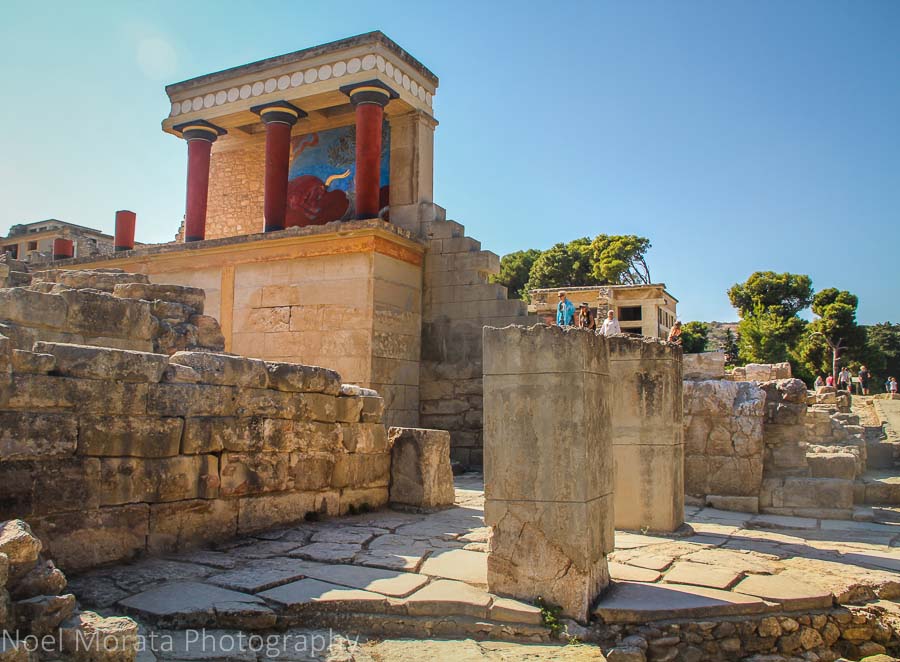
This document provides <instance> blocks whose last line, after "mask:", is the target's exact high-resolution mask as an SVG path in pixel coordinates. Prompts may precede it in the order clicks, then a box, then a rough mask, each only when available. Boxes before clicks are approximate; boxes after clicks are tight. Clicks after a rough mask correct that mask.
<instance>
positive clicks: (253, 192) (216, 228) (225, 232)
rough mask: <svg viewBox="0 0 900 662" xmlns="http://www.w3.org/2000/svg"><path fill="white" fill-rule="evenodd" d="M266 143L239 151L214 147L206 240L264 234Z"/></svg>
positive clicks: (250, 143)
mask: <svg viewBox="0 0 900 662" xmlns="http://www.w3.org/2000/svg"><path fill="white" fill-rule="evenodd" d="M265 177H266V143H265V141H263V140H258V141H256V142H249V143H244V145H243V146H242V147H241V148H240V149H228V148H225V147H224V143H222V145H213V153H212V156H211V157H210V160H209V195H208V203H207V208H206V238H207V239H218V238H220V237H233V236H235V235H239V234H254V233H256V232H262V230H263V205H264V203H265Z"/></svg>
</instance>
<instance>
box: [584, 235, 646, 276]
mask: <svg viewBox="0 0 900 662" xmlns="http://www.w3.org/2000/svg"><path fill="white" fill-rule="evenodd" d="M591 249H592V250H593V258H594V264H593V275H594V278H596V279H597V282H599V283H604V284H606V283H609V284H623V285H648V284H649V283H650V268H649V267H648V266H647V260H646V255H647V251H648V250H649V249H650V240H649V239H647V238H646V237H638V236H637V235H633V234H625V235H608V234H600V235H597V237H596V238H595V239H594V241H592V242H591Z"/></svg>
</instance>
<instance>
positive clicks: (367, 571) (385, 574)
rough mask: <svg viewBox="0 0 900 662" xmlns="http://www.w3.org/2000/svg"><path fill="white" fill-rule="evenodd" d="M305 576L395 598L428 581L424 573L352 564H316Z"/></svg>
mask: <svg viewBox="0 0 900 662" xmlns="http://www.w3.org/2000/svg"><path fill="white" fill-rule="evenodd" d="M307 576H308V577H311V578H313V579H319V580H321V581H325V582H329V583H331V584H339V585H341V586H349V587H350V588H357V589H360V590H364V591H370V592H373V593H381V594H382V595H388V596H391V597H395V598H402V597H406V596H407V595H409V594H410V593H412V592H413V591H416V590H418V589H419V588H421V587H422V586H424V585H425V584H426V583H428V577H425V576H424V575H418V574H414V573H410V572H395V571H393V570H382V569H379V568H365V567H360V566H353V565H321V566H316V567H314V568H311V569H310V570H308V572H307Z"/></svg>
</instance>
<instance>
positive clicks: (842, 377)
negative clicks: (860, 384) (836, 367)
mask: <svg viewBox="0 0 900 662" xmlns="http://www.w3.org/2000/svg"><path fill="white" fill-rule="evenodd" d="M838 388H839V389H840V390H841V391H849V390H850V371H849V370H847V366H844V367H843V368H841V372H840V374H838Z"/></svg>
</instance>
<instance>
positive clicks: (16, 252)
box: [3, 244, 19, 260]
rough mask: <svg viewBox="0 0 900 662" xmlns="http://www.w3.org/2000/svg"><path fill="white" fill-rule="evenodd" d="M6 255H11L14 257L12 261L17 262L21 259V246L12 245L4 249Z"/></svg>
mask: <svg viewBox="0 0 900 662" xmlns="http://www.w3.org/2000/svg"><path fill="white" fill-rule="evenodd" d="M3 252H4V253H9V254H10V256H12V259H14V260H16V259H18V258H19V244H12V245H10V246H4V247H3Z"/></svg>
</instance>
